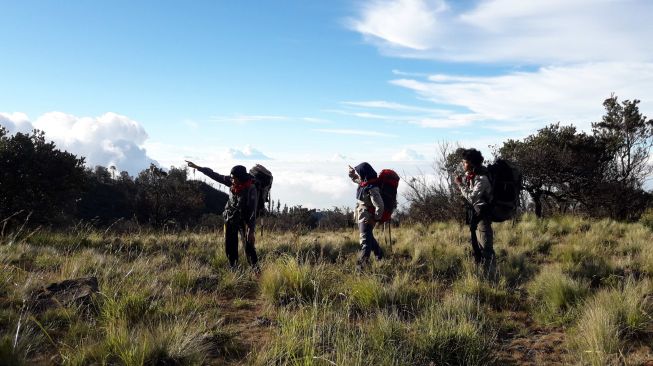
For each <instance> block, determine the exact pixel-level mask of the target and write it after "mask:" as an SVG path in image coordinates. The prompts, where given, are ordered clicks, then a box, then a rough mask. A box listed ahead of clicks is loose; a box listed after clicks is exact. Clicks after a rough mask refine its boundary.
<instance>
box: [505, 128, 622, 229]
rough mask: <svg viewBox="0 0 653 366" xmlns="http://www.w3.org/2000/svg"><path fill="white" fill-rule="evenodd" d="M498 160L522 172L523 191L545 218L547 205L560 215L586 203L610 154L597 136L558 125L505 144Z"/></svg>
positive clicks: (539, 213) (539, 214)
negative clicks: (544, 209)
mask: <svg viewBox="0 0 653 366" xmlns="http://www.w3.org/2000/svg"><path fill="white" fill-rule="evenodd" d="M499 157H501V158H504V159H508V160H511V161H513V162H515V163H516V164H517V166H518V167H519V168H520V169H521V171H522V174H523V182H522V185H523V188H524V190H525V191H526V192H528V194H529V195H530V197H531V199H532V200H533V204H534V205H535V214H536V215H537V216H538V217H542V215H543V212H542V211H543V204H545V203H549V206H552V207H553V206H555V209H556V210H558V211H561V212H566V211H567V210H569V209H571V208H574V206H575V205H577V204H583V203H585V201H586V200H587V198H588V197H587V195H588V193H589V192H591V187H590V186H591V185H593V184H595V183H596V182H597V181H598V180H600V177H601V176H602V175H603V170H605V165H606V162H607V161H609V159H610V154H609V152H608V151H606V149H605V147H604V146H603V145H602V144H601V142H600V140H598V139H597V138H596V137H594V136H590V135H587V134H585V133H582V132H577V131H576V127H574V126H571V125H570V126H560V124H559V123H556V124H551V125H549V126H547V127H545V128H543V129H540V130H539V131H538V132H537V133H536V134H534V135H530V136H528V137H526V138H525V139H524V140H523V141H518V140H512V139H511V140H508V141H506V142H504V144H503V146H502V147H501V148H500V149H499Z"/></svg>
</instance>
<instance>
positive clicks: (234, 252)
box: [224, 223, 238, 267]
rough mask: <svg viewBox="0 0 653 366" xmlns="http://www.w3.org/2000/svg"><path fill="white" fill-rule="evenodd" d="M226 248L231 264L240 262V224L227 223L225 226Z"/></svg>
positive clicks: (234, 264) (233, 265)
mask: <svg viewBox="0 0 653 366" xmlns="http://www.w3.org/2000/svg"><path fill="white" fill-rule="evenodd" d="M224 248H225V253H226V254H227V259H228V260H229V265H230V266H232V267H235V266H236V264H238V226H237V225H234V224H232V223H227V224H225V226H224Z"/></svg>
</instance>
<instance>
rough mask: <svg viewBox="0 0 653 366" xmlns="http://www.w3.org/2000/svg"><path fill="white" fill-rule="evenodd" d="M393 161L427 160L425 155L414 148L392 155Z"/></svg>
mask: <svg viewBox="0 0 653 366" xmlns="http://www.w3.org/2000/svg"><path fill="white" fill-rule="evenodd" d="M392 160H393V161H421V160H426V158H425V157H424V155H422V154H420V153H418V152H417V151H415V150H413V149H403V150H401V151H400V152H398V153H396V154H395V155H393V156H392Z"/></svg>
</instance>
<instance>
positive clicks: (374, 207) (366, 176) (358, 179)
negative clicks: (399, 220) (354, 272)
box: [349, 163, 384, 269]
mask: <svg viewBox="0 0 653 366" xmlns="http://www.w3.org/2000/svg"><path fill="white" fill-rule="evenodd" d="M349 177H350V178H351V179H352V180H353V181H354V182H355V183H357V184H358V189H357V190H356V209H355V210H354V219H355V220H356V222H357V223H358V230H359V232H360V243H361V250H360V254H359V257H358V261H357V262H356V263H357V268H358V269H362V268H363V266H364V265H365V264H366V263H367V262H368V261H369V258H370V253H371V252H374V255H375V256H376V258H377V259H379V260H380V259H382V258H383V250H381V247H380V246H379V243H378V242H377V241H376V239H375V238H374V232H373V231H374V226H375V225H376V223H377V221H380V220H381V218H382V217H383V211H384V210H383V198H382V197H381V191H380V190H379V187H378V184H377V183H378V178H377V174H376V171H375V170H374V169H373V168H372V166H371V165H370V164H368V163H360V164H359V165H357V166H356V167H355V168H352V167H351V166H350V167H349Z"/></svg>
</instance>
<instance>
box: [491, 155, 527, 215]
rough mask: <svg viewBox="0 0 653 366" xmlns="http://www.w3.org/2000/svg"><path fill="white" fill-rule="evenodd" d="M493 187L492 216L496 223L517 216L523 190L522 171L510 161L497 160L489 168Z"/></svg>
mask: <svg viewBox="0 0 653 366" xmlns="http://www.w3.org/2000/svg"><path fill="white" fill-rule="evenodd" d="M487 170H488V179H489V180H490V184H491V186H492V200H491V201H490V216H491V217H492V221H494V222H502V221H506V220H508V219H511V218H513V217H514V216H515V213H516V212H517V208H518V207H519V196H520V192H521V189H522V174H521V171H520V170H519V169H518V168H517V167H516V166H515V165H514V164H513V163H511V162H510V161H508V160H504V159H497V160H496V161H495V162H494V164H490V165H488V167H487Z"/></svg>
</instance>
